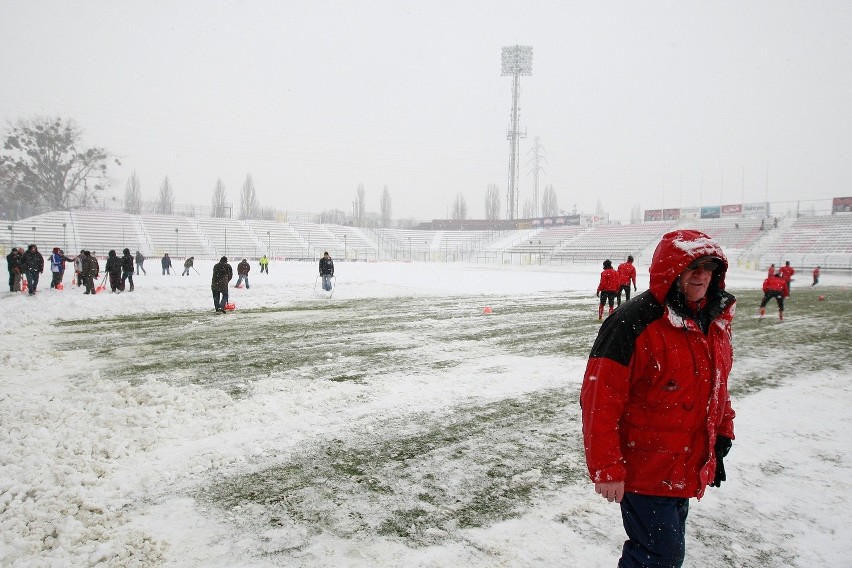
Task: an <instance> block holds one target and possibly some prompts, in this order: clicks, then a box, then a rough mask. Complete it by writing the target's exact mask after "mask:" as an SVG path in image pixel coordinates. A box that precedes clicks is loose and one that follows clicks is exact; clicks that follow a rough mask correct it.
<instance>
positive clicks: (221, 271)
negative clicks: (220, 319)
mask: <svg viewBox="0 0 852 568" xmlns="http://www.w3.org/2000/svg"><path fill="white" fill-rule="evenodd" d="M233 277H234V269H233V268H231V265H230V264H228V257H227V256H223V257H222V258H220V259H219V262H217V263H216V264H214V265H213V280H212V282H211V283H210V289H211V290H212V291H213V307H214V308H215V309H216V312H217V313H220V314H224V313H225V304H227V303H228V282H230V281H231V279H233Z"/></svg>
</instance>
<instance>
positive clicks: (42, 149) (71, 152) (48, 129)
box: [0, 117, 120, 209]
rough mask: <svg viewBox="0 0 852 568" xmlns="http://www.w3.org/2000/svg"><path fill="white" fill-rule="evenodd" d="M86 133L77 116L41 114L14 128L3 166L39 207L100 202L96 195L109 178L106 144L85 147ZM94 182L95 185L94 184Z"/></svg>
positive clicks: (1, 161) (2, 158) (0, 157)
mask: <svg viewBox="0 0 852 568" xmlns="http://www.w3.org/2000/svg"><path fill="white" fill-rule="evenodd" d="M82 137H83V131H82V130H81V129H80V128H79V127H78V126H77V125H76V124H75V123H74V121H72V120H67V121H65V122H64V123H63V121H62V119H61V118H46V117H36V118H33V119H30V120H19V121H18V122H17V123H15V125H14V126H10V130H9V133H8V135H7V136H6V138H5V140H4V142H3V149H4V150H6V153H4V154H2V155H0V166H2V167H3V168H4V170H5V171H6V174H4V175H11V176H12V177H13V179H14V181H15V185H14V187H15V188H16V189H17V191H20V192H23V194H24V195H26V196H27V199H28V200H30V201H31V202H32V203H34V204H36V205H42V204H43V205H46V206H47V207H50V208H52V209H67V208H68V207H71V206H72V205H82V206H86V205H88V202H89V201H93V202H97V198H96V195H97V194H98V193H99V192H101V191H103V190H104V188H105V187H106V185H107V182H108V181H109V177H108V175H107V162H108V161H109V160H110V159H111V158H112V159H113V160H114V161H115V163H116V164H120V162H119V161H118V159H116V158H114V157H113V156H112V155H111V154H110V153H109V152H107V151H106V150H104V149H103V148H83V147H81V143H82ZM89 181H92V182H93V183H92V184H91V188H90V187H89V184H88V182H89Z"/></svg>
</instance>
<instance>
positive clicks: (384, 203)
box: [379, 186, 391, 228]
mask: <svg viewBox="0 0 852 568" xmlns="http://www.w3.org/2000/svg"><path fill="white" fill-rule="evenodd" d="M379 209H380V211H381V215H382V220H381V226H382V227H385V228H387V227H390V224H391V196H390V191H389V190H388V186H385V189H384V190H383V191H382V198H381V200H380V202H379Z"/></svg>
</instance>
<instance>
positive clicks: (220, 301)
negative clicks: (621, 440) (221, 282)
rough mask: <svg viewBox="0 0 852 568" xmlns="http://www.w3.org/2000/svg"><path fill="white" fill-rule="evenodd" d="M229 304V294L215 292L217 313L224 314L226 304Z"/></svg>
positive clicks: (214, 298) (214, 302)
mask: <svg viewBox="0 0 852 568" xmlns="http://www.w3.org/2000/svg"><path fill="white" fill-rule="evenodd" d="M227 303H228V293H227V292H220V291H218V290H213V307H214V308H216V311H217V312H219V311H221V312H224V311H225V304H227Z"/></svg>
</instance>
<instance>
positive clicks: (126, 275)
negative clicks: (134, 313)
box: [121, 270, 133, 292]
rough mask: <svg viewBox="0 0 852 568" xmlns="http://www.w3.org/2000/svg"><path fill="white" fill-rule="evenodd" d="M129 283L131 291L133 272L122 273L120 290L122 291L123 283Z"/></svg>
mask: <svg viewBox="0 0 852 568" xmlns="http://www.w3.org/2000/svg"><path fill="white" fill-rule="evenodd" d="M128 280H129V281H130V291H131V292H132V291H133V271H132V270H131V271H130V272H124V273H122V275H121V289H122V290H124V283H125V282H127V281H128Z"/></svg>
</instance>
